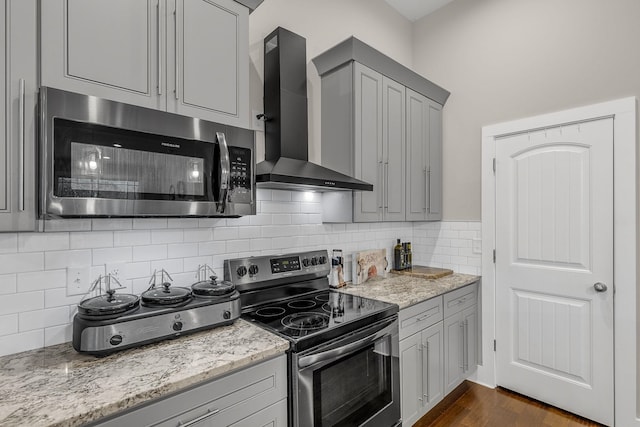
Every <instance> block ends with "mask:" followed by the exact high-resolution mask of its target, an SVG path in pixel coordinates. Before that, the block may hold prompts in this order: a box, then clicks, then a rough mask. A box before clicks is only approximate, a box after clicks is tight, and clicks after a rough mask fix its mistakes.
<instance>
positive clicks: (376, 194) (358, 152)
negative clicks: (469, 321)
mask: <svg viewBox="0 0 640 427" xmlns="http://www.w3.org/2000/svg"><path fill="white" fill-rule="evenodd" d="M353 87H354V91H353V92H354V97H355V102H354V110H355V114H354V139H355V163H356V164H355V177H356V178H358V179H361V180H363V181H365V182H369V183H371V184H373V191H357V192H355V193H354V206H353V220H354V221H355V222H374V221H380V220H381V219H382V204H383V196H384V194H383V179H382V178H383V157H382V156H383V152H382V74H380V73H377V72H375V71H373V70H371V69H369V68H367V67H365V66H363V65H362V64H359V63H357V62H356V63H355V64H354V85H353Z"/></svg>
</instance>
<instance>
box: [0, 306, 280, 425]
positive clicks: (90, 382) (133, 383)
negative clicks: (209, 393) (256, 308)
mask: <svg viewBox="0 0 640 427" xmlns="http://www.w3.org/2000/svg"><path fill="white" fill-rule="evenodd" d="M288 348H289V342H288V341H286V340H284V339H282V338H279V337H277V336H276V335H274V334H272V333H269V332H267V331H265V330H264V329H261V328H259V327H258V326H255V325H252V324H250V323H249V322H246V321H244V320H242V319H238V320H236V321H235V322H234V323H233V324H232V325H229V326H223V327H219V328H215V329H211V330H208V331H203V332H199V333H195V334H193V335H187V336H184V337H180V338H177V339H174V340H168V341H162V342H160V343H157V344H152V345H148V346H144V347H139V348H136V349H131V350H125V351H122V352H119V353H115V354H112V355H110V356H107V357H103V358H96V357H94V356H89V355H84V354H79V353H77V352H76V351H75V350H74V349H73V347H72V346H71V343H66V344H60V345H56V346H51V347H46V348H43V349H39V350H33V351H28V352H24V353H18V354H13V355H9V356H4V357H0V425H2V426H30V427H36V426H79V425H82V424H85V423H88V422H90V421H95V420H97V419H100V418H101V417H104V416H107V415H112V414H114V413H117V412H119V411H122V410H124V409H128V408H131V407H133V406H136V405H138V404H140V403H144V402H147V401H149V400H151V399H154V398H158V397H162V396H165V395H167V394H169V393H171V392H175V391H178V390H180V389H183V388H185V387H189V386H191V385H194V384H197V383H199V382H202V381H205V380H210V379H213V378H215V377H218V376H220V375H222V374H225V373H227V372H230V371H232V370H235V369H239V368H243V367H246V366H249V365H251V364H254V363H256V362H260V361H262V360H266V359H269V358H271V357H274V356H277V355H280V354H284V352H285V351H286V350H287V349H288Z"/></svg>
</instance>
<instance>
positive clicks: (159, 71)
mask: <svg viewBox="0 0 640 427" xmlns="http://www.w3.org/2000/svg"><path fill="white" fill-rule="evenodd" d="M156 12H157V15H158V16H157V18H158V20H157V24H158V31H157V36H158V40H157V41H158V95H162V32H161V30H160V27H161V25H162V22H161V19H160V0H158V4H157V5H156Z"/></svg>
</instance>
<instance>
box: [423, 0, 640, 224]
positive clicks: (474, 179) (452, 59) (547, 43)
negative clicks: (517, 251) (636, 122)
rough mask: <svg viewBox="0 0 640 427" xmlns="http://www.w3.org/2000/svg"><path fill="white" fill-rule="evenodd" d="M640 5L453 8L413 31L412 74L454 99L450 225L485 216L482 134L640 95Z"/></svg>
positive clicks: (448, 121) (571, 0) (590, 2)
mask: <svg viewBox="0 0 640 427" xmlns="http://www.w3.org/2000/svg"><path fill="white" fill-rule="evenodd" d="M639 22H640V2H639V1H637V0H613V1H606V0H563V1H557V0H535V1H532V0H482V1H478V0H456V1H454V2H452V3H450V4H448V5H447V6H445V7H444V8H442V9H440V10H438V11H436V12H435V13H433V14H432V15H428V16H427V17H425V18H423V19H422V20H420V21H418V22H416V23H415V26H414V41H415V49H414V57H413V66H414V69H415V71H416V72H418V73H420V74H422V75H424V76H426V77H427V78H429V79H430V80H433V81H434V82H436V83H438V84H439V85H441V86H443V87H444V88H446V89H447V90H449V91H451V97H450V98H449V100H448V101H447V104H446V106H445V109H444V129H443V132H444V165H443V171H444V189H443V194H444V200H443V205H444V206H443V215H444V218H445V219H447V220H477V219H479V218H480V141H481V128H482V126H485V125H489V124H494V123H498V122H504V121H508V120H512V119H517V118H521V117H528V116H533V115H537V114H542V113H549V112H553V111H558V110H564V109H567V108H572V107H577V106H583V105H588V104H592V103H596V102H602V101H608V100H612V99H618V98H624V97H627V96H639V95H640V78H639V76H640V49H638V47H637V42H638V40H640V25H638V23H639Z"/></svg>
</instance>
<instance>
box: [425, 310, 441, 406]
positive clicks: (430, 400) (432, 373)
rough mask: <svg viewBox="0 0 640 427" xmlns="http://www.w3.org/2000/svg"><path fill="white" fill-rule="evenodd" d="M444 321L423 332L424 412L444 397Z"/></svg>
mask: <svg viewBox="0 0 640 427" xmlns="http://www.w3.org/2000/svg"><path fill="white" fill-rule="evenodd" d="M443 335H444V333H443V325H442V322H438V323H436V324H435V325H433V326H431V327H429V328H427V329H425V330H424V331H423V332H422V366H423V368H422V384H423V385H422V399H423V404H424V410H423V413H426V412H428V411H429V410H430V409H431V408H433V407H434V406H435V405H436V404H437V403H438V402H440V401H441V400H442V398H443V397H444V383H443V381H444V375H443V374H442V371H443V369H444V363H443V359H444V345H443V344H444V337H443Z"/></svg>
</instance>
